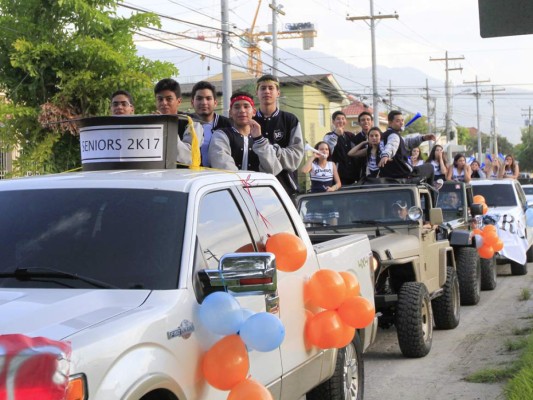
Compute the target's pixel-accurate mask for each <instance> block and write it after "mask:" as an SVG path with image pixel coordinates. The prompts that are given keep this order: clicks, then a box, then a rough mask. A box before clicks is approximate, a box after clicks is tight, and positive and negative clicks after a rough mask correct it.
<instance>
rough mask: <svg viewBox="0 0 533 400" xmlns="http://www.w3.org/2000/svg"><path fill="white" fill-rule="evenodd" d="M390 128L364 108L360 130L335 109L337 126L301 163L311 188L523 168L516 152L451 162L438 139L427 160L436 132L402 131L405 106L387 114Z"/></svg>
mask: <svg viewBox="0 0 533 400" xmlns="http://www.w3.org/2000/svg"><path fill="white" fill-rule="evenodd" d="M387 119H388V128H387V130H386V131H385V132H382V131H381V130H380V128H378V127H376V126H373V117H372V115H371V114H370V113H368V112H366V111H364V112H362V113H361V114H359V116H358V122H359V125H360V127H361V131H360V132H359V133H357V134H355V133H352V132H348V131H346V130H345V126H346V122H347V120H346V115H345V114H344V113H343V112H341V111H336V112H335V113H333V115H332V125H333V128H334V129H333V130H332V131H331V132H328V133H326V135H325V136H324V139H323V141H321V142H318V143H317V144H316V146H315V150H316V151H315V152H313V154H312V156H311V157H310V159H309V160H308V161H307V163H305V164H304V166H303V167H302V168H301V169H300V170H301V172H303V173H309V174H310V179H311V192H323V191H334V190H337V189H339V188H340V187H341V185H351V184H354V183H356V182H359V181H360V180H367V179H368V178H378V177H382V178H395V179H398V178H415V180H419V181H425V182H427V183H429V184H432V185H435V186H436V187H437V188H438V187H439V186H440V185H442V183H443V182H444V181H460V182H470V180H471V179H473V178H474V179H475V178H487V177H488V178H514V179H516V178H518V174H519V169H518V164H517V163H516V162H515V160H514V158H513V156H512V155H507V156H505V157H503V156H502V155H499V156H498V155H492V156H490V155H487V159H486V161H485V163H483V164H480V163H479V161H477V160H475V159H473V158H472V157H470V158H469V159H468V160H467V158H466V156H465V155H464V154H460V153H459V154H456V155H455V156H454V158H453V162H451V163H449V162H448V160H447V158H446V154H445V152H444V148H443V147H442V146H441V145H439V144H436V145H434V146H433V147H432V148H431V151H430V152H429V155H428V157H427V159H425V160H424V158H423V156H422V153H421V151H420V147H419V146H420V144H421V143H423V142H424V141H427V140H432V141H434V140H435V135H432V134H428V135H416V136H410V137H405V138H404V137H402V135H401V132H402V130H403V127H404V117H403V115H402V113H401V112H400V111H391V112H390V113H389V114H388V117H387Z"/></svg>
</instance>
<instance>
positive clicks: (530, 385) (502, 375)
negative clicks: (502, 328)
mask: <svg viewBox="0 0 533 400" xmlns="http://www.w3.org/2000/svg"><path fill="white" fill-rule="evenodd" d="M530 297H531V293H530V292H529V290H527V292H526V291H525V290H524V289H523V290H522V292H521V293H520V296H519V297H518V299H519V300H520V301H527V300H529V299H530ZM526 319H528V320H529V324H528V327H526V328H520V329H514V330H513V332H512V333H513V335H516V336H517V338H516V339H513V340H508V341H506V342H505V344H504V346H505V349H506V350H507V351H517V352H519V353H520V355H519V356H518V359H517V360H515V361H513V362H512V363H509V364H507V365H506V366H504V367H500V368H486V369H483V370H480V371H477V372H474V373H473V374H471V375H469V376H467V377H466V378H465V380H466V381H467V382H476V383H494V382H502V381H507V383H506V386H505V388H504V393H505V398H506V399H507V400H523V399H533V315H530V316H529V317H526Z"/></svg>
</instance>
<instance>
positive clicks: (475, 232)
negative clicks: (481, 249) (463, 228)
mask: <svg viewBox="0 0 533 400" xmlns="http://www.w3.org/2000/svg"><path fill="white" fill-rule="evenodd" d="M472 233H473V234H474V235H481V236H483V231H482V230H481V229H478V228H476V229H474V230H472Z"/></svg>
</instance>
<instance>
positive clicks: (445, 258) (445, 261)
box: [439, 246, 456, 287]
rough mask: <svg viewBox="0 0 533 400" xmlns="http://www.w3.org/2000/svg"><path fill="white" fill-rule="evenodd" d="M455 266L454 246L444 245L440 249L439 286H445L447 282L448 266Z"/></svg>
mask: <svg viewBox="0 0 533 400" xmlns="http://www.w3.org/2000/svg"><path fill="white" fill-rule="evenodd" d="M448 266H451V267H453V269H456V267H455V258H454V256H453V248H452V247H451V246H448V247H442V248H441V249H439V286H440V287H443V286H444V284H445V283H446V267H448Z"/></svg>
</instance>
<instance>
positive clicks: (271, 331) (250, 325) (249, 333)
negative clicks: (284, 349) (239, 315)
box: [239, 312, 285, 352]
mask: <svg viewBox="0 0 533 400" xmlns="http://www.w3.org/2000/svg"><path fill="white" fill-rule="evenodd" d="M239 334H240V335H241V339H242V341H243V342H244V343H245V344H246V346H247V347H248V348H250V349H254V350H257V351H262V352H267V351H272V350H275V349H276V348H278V347H279V346H280V345H281V343H282V342H283V339H284V338H285V327H284V326H283V323H282V322H281V320H280V319H279V318H278V317H276V316H275V315H272V314H270V313H267V312H260V313H257V314H254V315H252V316H251V317H249V318H248V319H247V320H246V321H244V324H242V327H241V331H240V332H239Z"/></svg>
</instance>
